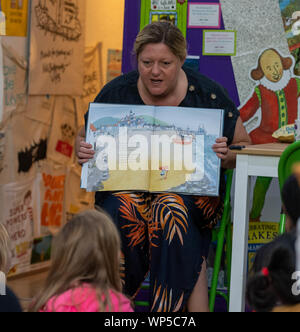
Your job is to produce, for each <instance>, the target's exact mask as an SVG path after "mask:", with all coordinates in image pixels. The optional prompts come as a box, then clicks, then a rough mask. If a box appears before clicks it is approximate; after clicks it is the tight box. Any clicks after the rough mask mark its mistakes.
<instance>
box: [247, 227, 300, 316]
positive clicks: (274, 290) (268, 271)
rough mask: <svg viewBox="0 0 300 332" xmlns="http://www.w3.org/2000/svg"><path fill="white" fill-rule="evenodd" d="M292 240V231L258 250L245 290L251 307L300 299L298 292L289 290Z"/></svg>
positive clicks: (269, 307)
mask: <svg viewBox="0 0 300 332" xmlns="http://www.w3.org/2000/svg"><path fill="white" fill-rule="evenodd" d="M295 241H296V236H295V234H294V233H293V232H291V233H286V234H284V235H282V236H279V237H278V238H277V239H275V240H274V241H272V242H270V243H268V244H266V245H265V246H263V247H262V248H260V249H259V250H258V252H257V254H256V256H255V260H254V264H253V268H252V271H251V276H250V278H249V280H248V284H247V292H246V297H247V301H248V304H249V305H250V306H251V308H252V309H253V310H255V311H258V312H268V311H272V309H273V308H274V307H275V306H277V305H293V304H296V303H300V296H295V295H293V293H292V286H293V284H294V283H295V280H293V279H292V275H293V273H294V272H295V266H296V258H295Z"/></svg>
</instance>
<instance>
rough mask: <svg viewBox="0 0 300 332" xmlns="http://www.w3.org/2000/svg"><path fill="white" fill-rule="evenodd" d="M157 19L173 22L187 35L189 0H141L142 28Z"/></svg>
mask: <svg viewBox="0 0 300 332" xmlns="http://www.w3.org/2000/svg"><path fill="white" fill-rule="evenodd" d="M157 21H169V22H172V23H173V24H175V25H176V26H177V27H178V28H179V29H180V30H181V31H182V33H183V35H184V36H186V26H187V0H141V21H140V29H143V28H144V27H145V26H146V25H147V24H149V23H152V22H157Z"/></svg>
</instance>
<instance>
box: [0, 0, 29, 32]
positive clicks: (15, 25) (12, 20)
mask: <svg viewBox="0 0 300 332" xmlns="http://www.w3.org/2000/svg"><path fill="white" fill-rule="evenodd" d="M0 12H2V16H1V20H0V25H1V31H0V34H1V35H6V36H19V37H26V36H27V20H28V0H1V8H0ZM3 18H5V20H3ZM2 21H3V22H2ZM3 26H4V27H5V30H6V31H5V33H4V28H3Z"/></svg>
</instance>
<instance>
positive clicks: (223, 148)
mask: <svg viewBox="0 0 300 332" xmlns="http://www.w3.org/2000/svg"><path fill="white" fill-rule="evenodd" d="M227 142H228V138H227V137H220V138H217V139H216V143H215V144H214V145H213V146H212V149H213V150H214V152H215V153H216V155H217V156H218V157H219V158H220V159H222V160H225V159H226V158H227V155H228V146H227Z"/></svg>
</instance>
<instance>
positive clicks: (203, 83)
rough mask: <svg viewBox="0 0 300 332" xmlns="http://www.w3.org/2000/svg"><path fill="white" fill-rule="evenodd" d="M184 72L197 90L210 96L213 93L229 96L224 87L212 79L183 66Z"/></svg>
mask: <svg viewBox="0 0 300 332" xmlns="http://www.w3.org/2000/svg"><path fill="white" fill-rule="evenodd" d="M183 70H184V72H185V73H186V75H187V78H188V80H189V83H190V84H193V85H194V86H195V88H196V89H198V90H202V91H203V92H207V93H210V94H211V93H212V92H215V93H222V94H224V95H226V96H227V92H226V90H225V89H224V87H223V86H222V85H220V84H219V83H217V82H216V81H214V80H212V79H211V78H209V77H207V76H205V75H203V74H201V73H200V72H198V71H196V70H194V69H191V68H189V67H187V66H183Z"/></svg>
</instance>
